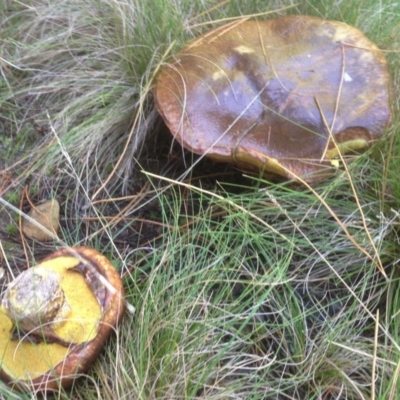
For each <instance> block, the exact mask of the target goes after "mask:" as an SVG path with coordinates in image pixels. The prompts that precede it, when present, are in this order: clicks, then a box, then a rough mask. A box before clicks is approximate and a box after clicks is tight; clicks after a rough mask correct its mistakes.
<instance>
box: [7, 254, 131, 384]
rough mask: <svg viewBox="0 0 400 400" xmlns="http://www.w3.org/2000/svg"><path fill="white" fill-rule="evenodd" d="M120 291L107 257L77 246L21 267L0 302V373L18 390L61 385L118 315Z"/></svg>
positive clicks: (90, 355) (82, 365) (89, 358)
mask: <svg viewBox="0 0 400 400" xmlns="http://www.w3.org/2000/svg"><path fill="white" fill-rule="evenodd" d="M60 293H62V294H60ZM52 294H53V295H52ZM123 295H124V290H123V286H122V282H121V279H120V277H119V274H118V272H117V271H116V270H115V268H114V267H113V265H112V264H111V262H110V261H109V260H108V259H107V258H106V257H104V256H103V255H101V254H100V253H98V252H97V251H95V250H93V249H89V248H85V247H75V248H72V249H63V250H60V251H58V252H56V253H53V254H52V255H50V256H49V257H47V258H46V259H45V260H44V261H43V262H41V263H40V265H38V266H36V267H32V268H30V269H28V270H27V271H25V272H23V273H22V274H21V275H20V276H19V277H18V278H16V279H15V280H14V281H13V282H11V283H10V285H9V286H8V288H7V291H6V292H5V294H4V296H3V300H2V303H1V307H0V377H1V378H2V379H3V380H4V381H6V382H7V383H9V384H10V385H11V386H12V387H14V388H15V389H18V390H20V391H34V392H48V391H55V390H59V389H60V387H64V388H65V387H68V386H69V385H71V383H72V382H73V380H74V379H75V378H76V377H78V376H79V374H81V373H83V372H85V371H86V370H87V369H88V367H89V366H90V365H91V364H92V362H93V361H94V360H95V358H96V356H97V354H98V353H99V352H100V351H101V349H102V348H103V346H104V343H105V341H106V340H107V338H108V337H109V336H110V334H111V332H112V331H113V330H114V329H115V327H116V326H117V324H118V323H119V322H120V321H121V319H122V316H123V312H124V298H123Z"/></svg>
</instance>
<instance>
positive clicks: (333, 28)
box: [154, 15, 391, 182]
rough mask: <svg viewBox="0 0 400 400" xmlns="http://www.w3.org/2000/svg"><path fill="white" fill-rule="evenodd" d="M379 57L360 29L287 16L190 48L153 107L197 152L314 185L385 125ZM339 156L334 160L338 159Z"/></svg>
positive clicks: (167, 74)
mask: <svg viewBox="0 0 400 400" xmlns="http://www.w3.org/2000/svg"><path fill="white" fill-rule="evenodd" d="M390 90H391V80H390V75H389V72H388V67H387V63H386V60H385V57H384V56H383V54H382V52H381V51H380V50H379V48H378V47H377V46H376V45H375V44H374V43H372V42H371V41H370V40H369V39H367V37H366V36H365V35H364V34H363V33H362V32H360V31H359V30H358V29H356V28H354V27H351V26H349V25H347V24H345V23H342V22H335V21H327V20H324V19H320V18H316V17H311V16H304V15H290V16H283V17H278V18H274V19H270V20H266V21H255V20H247V19H243V20H238V21H234V22H231V23H229V24H228V25H225V26H221V27H218V28H216V29H214V30H212V31H210V32H206V33H205V34H203V35H202V36H200V37H199V38H197V39H195V40H193V41H191V42H189V43H188V44H187V45H186V46H185V47H184V48H182V49H181V50H180V51H179V52H178V53H176V54H175V56H174V57H173V59H172V60H171V61H170V62H169V63H166V64H164V65H163V66H162V67H161V70H160V72H159V74H158V76H157V78H156V81H155V87H154V97H155V102H156V106H157V108H158V110H159V112H160V114H161V116H162V117H163V119H164V121H165V122H166V124H167V126H168V127H169V129H170V131H171V132H172V134H173V135H174V137H175V138H176V140H177V141H178V142H179V143H181V144H182V146H184V147H185V148H187V149H189V150H191V151H192V152H194V153H197V154H202V155H206V156H208V157H211V158H213V159H215V160H220V161H226V162H233V163H235V164H236V165H238V166H240V167H244V168H246V169H248V168H251V169H256V170H261V171H267V172H273V173H274V174H278V175H281V176H284V177H287V178H295V179H296V178H300V179H304V180H306V181H308V182H316V181H318V180H321V179H322V178H324V177H325V176H327V175H329V174H330V173H332V172H333V171H334V169H335V168H334V167H333V166H332V165H333V164H335V163H336V162H335V161H334V160H335V158H337V157H338V156H339V155H340V154H344V153H346V152H348V151H353V152H354V151H359V150H363V149H365V148H366V147H368V146H369V145H370V144H371V143H373V142H374V141H376V140H377V139H378V138H379V137H380V136H381V135H382V134H383V132H384V131H385V129H386V128H387V126H388V124H389V123H390V121H391V113H390ZM339 157H340V156H339Z"/></svg>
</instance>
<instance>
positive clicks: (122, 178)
mask: <svg viewBox="0 0 400 400" xmlns="http://www.w3.org/2000/svg"><path fill="white" fill-rule="evenodd" d="M274 10H278V11H276V12H275V13H274V12H273V11H274ZM285 13H297V14H299V13H303V14H311V15H317V16H321V17H325V18H330V19H336V20H341V21H345V22H348V23H351V24H353V25H355V26H356V27H357V28H359V29H361V30H362V31H364V32H365V33H366V34H367V36H368V37H369V38H370V39H371V40H373V41H375V42H376V43H377V44H378V45H379V46H381V47H382V48H383V49H384V50H387V57H388V60H389V64H390V68H391V71H392V75H393V80H394V84H395V89H394V92H393V116H394V118H393V124H392V126H391V127H390V129H389V132H388V133H387V135H386V136H385V138H384V139H383V140H382V142H381V143H377V145H376V146H374V147H373V148H372V149H371V150H370V151H368V152H367V153H365V154H364V155H362V156H361V157H360V158H359V159H357V160H355V161H354V162H352V163H349V164H348V165H347V164H346V168H344V167H342V168H341V170H340V171H338V173H337V174H336V175H335V176H334V177H332V178H331V179H330V180H328V181H326V182H324V183H322V184H320V185H318V187H316V188H311V187H307V186H305V185H294V184H293V183H291V182H280V183H271V182H267V181H266V180H264V179H261V178H257V177H247V176H243V174H240V173H238V172H237V171H235V170H233V168H232V167H230V166H218V165H216V164H213V163H211V162H209V161H206V160H202V159H199V158H194V157H192V156H191V155H187V154H186V153H184V152H183V151H182V149H181V148H180V147H179V146H175V144H173V143H172V144H171V141H172V139H170V136H169V133H168V132H167V131H166V129H165V127H164V126H163V124H162V123H161V122H160V119H159V117H158V116H157V112H156V110H155V107H154V104H153V101H152V95H151V88H152V82H153V78H154V76H155V74H156V73H157V70H158V69H159V67H160V66H161V65H162V64H163V63H165V62H168V57H169V56H170V55H171V54H172V53H173V52H174V51H175V50H177V49H178V48H179V47H180V46H181V45H183V44H184V43H185V42H186V41H187V40H188V39H191V38H193V37H194V36H197V35H198V34H200V33H203V32H204V31H206V30H207V29H210V28H212V27H215V26H217V25H219V24H222V23H223V22H225V21H227V20H229V19H231V18H238V17H241V16H243V15H249V16H251V15H258V18H266V17H267V16H266V14H271V15H272V16H273V15H276V14H285ZM399 27H400V15H399V13H398V12H397V9H396V5H395V4H394V3H393V2H392V1H391V0H382V1H379V2H376V1H375V0H363V1H361V0H360V1H358V0H345V1H340V2H338V1H333V0H326V1H323V2H321V1H319V0H307V1H302V2H297V3H296V2H294V1H292V0H287V1H285V0H274V1H270V2H268V4H266V2H265V1H264V0H255V1H252V2H242V1H239V0H238V1H236V0H230V1H229V0H227V1H221V2H218V1H213V0H204V1H192V0H190V1H189V0H179V1H178V0H171V1H166V0H140V1H139V0H125V1H115V0H104V1H92V0H89V1H85V2H82V1H77V0H56V1H51V2H50V1H45V0H31V1H28V2H26V1H25V2H18V1H13V0H6V1H3V2H2V3H1V4H0V32H1V37H2V41H1V43H0V74H1V79H0V133H1V134H0V168H1V169H2V171H1V172H2V175H1V178H2V180H1V182H0V184H1V187H2V194H1V196H2V198H6V199H8V201H9V203H12V204H13V205H14V206H16V207H19V208H20V209H21V210H22V211H26V210H27V209H28V208H29V207H30V204H29V201H31V202H33V203H36V202H40V201H42V200H44V199H48V198H57V199H58V200H59V202H60V204H61V214H62V218H61V230H60V231H61V233H60V239H62V241H63V242H64V243H65V244H68V245H88V246H92V247H94V248H96V249H98V250H99V251H101V252H102V253H104V254H106V255H107V256H108V257H109V258H110V259H111V260H112V262H113V263H114V264H115V266H116V267H117V268H118V269H119V270H120V272H121V275H122V277H123V279H124V285H125V289H126V293H127V300H128V302H129V303H131V304H132V305H134V307H135V308H136V312H135V313H128V314H127V315H126V318H125V320H124V322H123V324H122V326H121V327H120V328H119V329H118V330H117V331H116V335H115V336H114V338H113V339H112V340H111V341H110V342H109V343H108V345H107V348H106V349H105V351H104V352H103V353H102V355H101V356H100V358H99V360H98V361H97V362H96V363H95V365H94V366H93V367H92V368H91V369H90V370H89V372H88V375H87V376H85V377H83V378H82V379H79V380H77V381H76V383H75V384H74V387H73V388H72V389H71V391H61V392H60V394H59V395H58V398H60V399H70V398H74V399H75V398H76V399H85V400H86V399H98V398H101V399H110V400H111V399H116V398H117V399H192V398H193V399H260V400H261V399H299V400H300V399H371V400H372V399H382V400H383V399H396V398H399V397H400V393H399V387H400V386H399V367H398V366H399V363H400V346H399V343H400V338H399V332H400V329H399V328H400V327H399V316H398V313H399V309H400V295H399V293H400V290H399V277H400V276H399V272H398V264H399V260H400V246H399V223H400V219H399V209H400V186H399V185H400V183H399V179H398V171H399V167H400V156H399V155H400V141H399V139H398V133H399V119H398V108H399V107H398V106H399V98H400V97H399V90H398V89H399V77H400V75H399V71H400V68H398V67H399V61H400V58H399V54H398V51H399V49H400V46H399V44H400V29H399ZM182 155H184V156H185V157H186V158H185V160H184V161H182ZM194 161H195V164H196V165H195V166H193V164H194ZM185 162H186V163H185ZM192 166H193V167H192ZM23 184H24V185H25V184H27V185H28V186H27V188H26V189H25V190H22V185H23ZM11 199H12V200H11ZM2 204H4V202H2ZM0 216H1V217H2V218H1V219H2V220H3V221H6V224H2V223H0V237H1V241H0V245H1V246H0V252H1V254H2V255H3V261H2V266H3V264H4V267H5V269H6V270H7V273H8V274H9V275H12V274H16V273H17V271H18V269H19V268H21V269H22V268H24V267H25V266H26V265H27V264H31V263H32V262H33V260H34V259H38V258H40V257H41V256H42V255H44V254H48V253H50V252H52V251H53V250H54V247H55V246H59V245H61V244H60V242H57V241H54V243H47V244H43V243H34V242H27V241H24V242H23V243H24V248H23V249H18V252H17V255H15V250H14V249H15V247H16V246H19V244H18V243H19V242H20V241H21V237H20V235H19V228H18V227H19V225H18V224H19V217H18V216H16V215H14V214H13V209H12V208H11V207H8V208H7V209H4V210H3V209H2V210H0ZM11 228H14V230H12V229H11ZM13 231H14V234H10V232H13ZM0 284H1V285H2V286H1V287H2V290H3V286H4V282H0ZM0 397H4V398H7V399H13V398H15V399H17V398H18V399H19V398H22V399H25V398H26V399H31V398H36V397H37V396H36V394H32V395H31V394H27V395H20V394H16V393H15V392H14V391H13V390H12V389H10V388H9V387H6V386H5V385H4V384H2V383H0Z"/></svg>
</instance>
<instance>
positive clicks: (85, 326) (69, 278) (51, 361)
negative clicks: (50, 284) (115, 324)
mask: <svg viewBox="0 0 400 400" xmlns="http://www.w3.org/2000/svg"><path fill="white" fill-rule="evenodd" d="M78 264H79V260H78V259H77V258H75V257H70V256H69V257H57V258H54V259H52V260H49V261H45V262H43V263H42V264H41V266H43V267H46V268H49V269H51V270H53V271H56V272H58V273H59V274H61V276H62V281H61V286H62V288H63V290H64V294H65V297H66V299H67V301H68V304H69V305H70V307H71V311H70V312H69V314H68V315H67V316H66V318H65V322H64V323H60V324H57V326H56V327H55V328H54V332H55V333H56V334H57V335H58V336H59V337H61V338H62V339H64V340H66V341H68V342H72V343H82V342H87V341H90V340H92V339H93V338H94V337H95V336H96V334H97V328H98V324H99V321H100V319H101V316H102V315H101V308H100V305H99V303H98V301H97V299H96V298H95V296H94V294H93V293H92V291H91V290H90V288H89V287H88V285H87V284H86V282H85V280H84V278H83V276H82V275H81V274H79V273H77V272H73V271H68V270H69V269H70V268H72V267H75V266H77V265H78ZM12 328H13V324H12V322H11V320H10V319H9V318H8V316H7V315H6V313H5V310H4V309H1V308H0V369H2V370H3V371H4V372H5V373H6V374H7V375H8V376H10V377H11V378H13V379H15V380H31V379H35V378H37V377H39V376H41V375H43V374H44V373H46V372H48V371H51V370H52V369H53V368H54V367H55V366H56V365H57V364H58V363H60V362H61V361H62V360H63V359H64V358H65V357H66V356H67V355H68V354H69V353H70V351H71V349H70V348H68V347H64V346H61V345H59V344H56V343H53V344H46V343H44V342H42V343H39V344H32V343H30V342H29V341H19V340H14V341H13V340H11V330H12Z"/></svg>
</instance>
